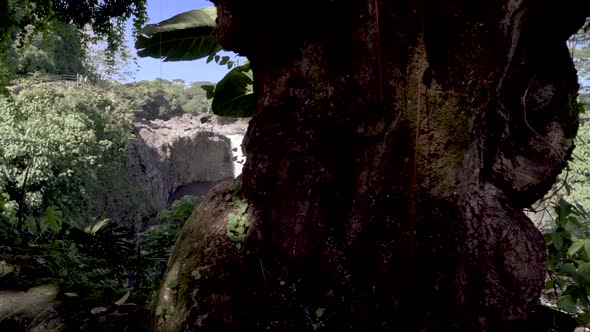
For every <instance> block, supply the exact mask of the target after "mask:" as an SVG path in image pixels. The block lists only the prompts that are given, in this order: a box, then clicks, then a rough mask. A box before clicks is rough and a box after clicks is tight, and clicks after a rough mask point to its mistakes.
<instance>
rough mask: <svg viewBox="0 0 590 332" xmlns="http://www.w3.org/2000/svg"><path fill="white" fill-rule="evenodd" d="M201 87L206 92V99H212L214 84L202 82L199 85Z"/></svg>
mask: <svg viewBox="0 0 590 332" xmlns="http://www.w3.org/2000/svg"><path fill="white" fill-rule="evenodd" d="M201 89H203V90H205V91H206V92H207V99H212V98H213V96H214V91H215V85H211V84H203V85H201Z"/></svg>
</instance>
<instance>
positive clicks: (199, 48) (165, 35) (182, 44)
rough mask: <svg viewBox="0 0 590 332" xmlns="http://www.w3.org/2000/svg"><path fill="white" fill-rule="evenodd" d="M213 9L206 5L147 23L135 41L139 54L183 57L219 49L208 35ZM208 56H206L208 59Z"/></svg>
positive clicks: (212, 24) (214, 14)
mask: <svg viewBox="0 0 590 332" xmlns="http://www.w3.org/2000/svg"><path fill="white" fill-rule="evenodd" d="M216 18H217V11H216V9H215V7H206V8H201V9H196V10H191V11H188V12H185V13H181V14H178V15H176V16H174V17H172V18H170V19H167V20H164V21H162V22H160V23H157V24H148V25H146V26H145V27H144V28H143V29H142V30H141V31H140V36H139V37H138V38H137V41H136V42H135V48H136V49H137V50H138V51H137V55H139V56H140V57H152V58H162V59H163V60H164V61H187V60H196V59H201V58H204V57H211V56H212V55H215V54H216V53H217V52H218V51H220V50H221V49H222V47H221V45H219V42H218V41H217V38H215V37H214V36H213V35H212V32H213V29H214V28H215V19H216ZM208 60H209V59H208Z"/></svg>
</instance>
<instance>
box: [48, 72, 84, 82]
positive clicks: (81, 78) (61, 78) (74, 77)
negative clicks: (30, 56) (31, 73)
mask: <svg viewBox="0 0 590 332" xmlns="http://www.w3.org/2000/svg"><path fill="white" fill-rule="evenodd" d="M63 81H66V82H76V83H87V82H88V76H84V75H80V74H76V75H54V76H49V77H48V78H46V79H44V80H43V82H63Z"/></svg>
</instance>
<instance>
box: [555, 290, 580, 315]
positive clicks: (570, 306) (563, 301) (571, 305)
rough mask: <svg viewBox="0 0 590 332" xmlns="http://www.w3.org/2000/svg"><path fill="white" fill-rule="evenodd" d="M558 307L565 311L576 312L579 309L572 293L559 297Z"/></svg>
mask: <svg viewBox="0 0 590 332" xmlns="http://www.w3.org/2000/svg"><path fill="white" fill-rule="evenodd" d="M557 307H558V308H559V309H561V310H563V311H566V312H570V313H575V312H576V310H577V305H576V302H575V301H574V300H573V299H572V297H571V295H569V294H568V295H563V296H561V297H559V298H558V299H557Z"/></svg>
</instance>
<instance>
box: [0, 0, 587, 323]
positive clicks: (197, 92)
mask: <svg viewBox="0 0 590 332" xmlns="http://www.w3.org/2000/svg"><path fill="white" fill-rule="evenodd" d="M25 3H26V4H28V2H25ZM57 3H62V2H57ZM133 3H135V6H137V7H136V8H138V10H140V12H141V11H142V10H143V9H142V8H143V7H142V2H141V1H135V2H133ZM9 6H15V5H14V3H13V2H9ZM10 8H12V9H11V10H13V11H14V10H24V9H22V8H21V9H18V8H16V9H15V8H13V7H10ZM23 8H24V7H23ZM53 10H54V16H52V17H51V19H48V20H47V21H46V22H43V27H44V28H43V29H39V25H41V24H40V23H38V22H25V21H23V22H18V25H17V26H21V27H22V29H21V30H19V31H16V30H14V31H13V30H11V32H10V33H8V32H6V31H8V30H6V28H5V30H0V33H3V34H4V35H3V36H4V39H2V40H0V41H1V42H2V43H3V46H2V48H1V49H0V51H1V52H0V68H1V69H0V70H4V71H5V72H0V77H2V78H10V81H9V82H8V81H2V80H1V79H0V87H1V86H3V85H6V86H10V87H11V90H12V93H10V94H8V95H7V96H5V97H1V98H0V263H2V264H0V285H2V286H3V287H15V286H17V287H28V286H32V285H35V284H38V283H40V282H56V283H58V284H59V285H60V286H62V287H63V289H62V292H63V293H69V294H71V293H76V294H78V295H83V296H87V297H88V296H101V297H102V296H104V297H105V298H108V300H106V301H112V300H113V299H116V298H119V297H120V296H122V295H123V294H125V293H126V292H128V291H131V290H138V289H139V290H142V291H144V292H145V293H148V295H149V294H150V293H151V292H153V291H155V290H156V289H157V287H158V284H159V282H160V278H161V276H162V274H163V271H164V269H165V267H166V262H167V258H168V257H169V255H170V248H171V247H172V245H173V244H174V241H175V239H176V236H177V234H178V232H179V231H180V229H181V227H182V225H183V223H184V221H185V220H186V219H187V217H188V216H189V215H190V213H191V212H192V210H193V208H194V207H195V205H197V204H199V201H200V200H199V198H197V197H191V196H188V197H184V198H181V199H180V200H178V201H176V202H174V203H173V204H172V205H171V207H170V208H169V209H167V210H165V211H162V212H161V213H160V214H158V216H157V217H156V219H157V221H158V223H157V224H156V225H155V226H152V227H150V228H148V229H146V230H144V231H143V232H141V233H139V234H134V233H133V231H132V230H130V229H128V228H125V227H123V226H121V223H122V220H109V219H107V218H106V217H107V216H108V210H109V209H110V208H112V207H114V206H115V205H117V206H120V205H121V204H127V205H128V208H129V209H132V208H133V206H134V205H135V202H134V199H137V198H135V196H134V195H135V193H134V189H133V185H132V184H130V183H125V182H121V181H119V179H121V178H125V177H124V176H123V175H122V174H121V172H124V169H125V162H126V159H125V158H126V156H127V155H126V153H127V147H128V144H129V142H130V140H132V139H133V136H132V134H131V130H130V128H131V123H132V121H133V120H134V119H135V118H145V119H148V120H152V119H157V118H160V119H166V118H170V117H172V116H177V115H181V114H184V113H195V114H197V113H203V112H208V111H209V109H210V107H211V102H210V101H209V100H208V99H207V98H206V97H207V91H206V90H204V89H203V88H202V87H201V86H202V85H210V83H208V82H194V83H191V84H190V85H187V84H185V82H183V81H181V80H173V81H168V80H162V79H159V80H154V81H141V82H134V83H128V84H121V83H118V82H115V81H112V80H111V78H112V76H109V75H104V71H101V70H100V69H99V68H105V67H107V68H108V67H109V66H113V65H114V62H113V61H114V60H113V59H114V58H113V57H112V56H107V57H105V58H102V59H103V60H100V59H97V58H96V57H95V58H92V57H91V56H90V54H92V53H91V52H90V51H89V50H90V49H91V47H92V45H91V44H88V40H86V39H84V36H83V35H82V33H81V32H80V30H79V29H78V26H79V23H82V22H72V23H68V24H66V23H63V21H59V20H58V19H57V18H63V17H66V16H67V15H72V10H74V9H73V8H70V7H68V6H66V7H64V8H61V10H58V9H55V8H54V9H53ZM2 12H3V11H2V10H0V13H2ZM5 12H10V11H5ZM89 15H90V14H89ZM125 15H127V14H125ZM125 15H123V16H121V17H126V16H125ZM90 16H92V15H90ZM92 17H94V16H92ZM1 18H2V16H1V15H0V22H3V21H2V19H1ZM96 22H98V23H97V26H95V28H96V29H98V30H96V31H97V32H100V31H101V29H106V28H105V27H106V26H109V27H111V28H112V26H110V25H108V24H107V23H106V22H105V21H101V20H100V19H97V21H96ZM25 23H26V24H25ZM101 24H102V25H101ZM105 24H106V25H105ZM109 24H110V23H109ZM116 24H119V23H116ZM14 26H15V25H13V26H12V28H14ZM118 29H119V30H120V28H118ZM115 30H117V29H115ZM105 31H106V30H105ZM117 31H118V30H117ZM103 33H104V31H103ZM99 35H100V34H99ZM111 37H112V38H111V39H110V40H109V42H110V45H109V47H110V48H111V50H117V47H119V49H118V52H119V53H118V54H119V56H121V55H122V54H124V53H122V50H121V44H120V40H117V39H116V38H114V37H113V36H111ZM113 38H114V39H113ZM576 38H577V39H576V40H575V42H573V43H574V44H575V45H572V50H573V51H572V53H573V55H574V56H575V58H576V61H577V65H578V68H579V72H580V76H581V78H582V81H581V82H582V85H583V86H582V89H581V95H580V103H581V105H582V106H583V108H585V109H588V110H590V90H589V89H590V87H589V86H590V84H587V83H588V81H587V78H588V76H589V75H590V34H588V33H581V34H580V35H578V36H577V37H576ZM123 51H124V50H123ZM115 53H117V52H115ZM215 60H216V62H218V63H220V64H222V65H226V64H228V61H229V60H227V59H221V58H217V59H215ZM101 61H102V64H101ZM229 65H230V67H232V66H233V63H229ZM237 68H238V69H239V70H236V71H234V74H233V75H238V76H239V77H240V78H241V79H245V80H246V81H248V79H251V77H249V76H245V75H244V74H243V73H244V72H246V71H248V69H249V68H248V67H237ZM9 71H10V72H9ZM107 72H108V71H107ZM64 74H65V75H75V74H83V75H87V76H89V77H92V78H93V79H92V80H91V82H89V84H75V85H72V84H67V83H64V82H57V83H45V82H44V81H46V80H48V79H49V78H50V77H51V75H64ZM248 84H251V80H250V81H248ZM214 90H215V87H213V90H211V89H210V90H209V92H210V94H211V92H212V91H214ZM219 91H221V93H220V95H223V90H222V89H220V90H218V91H217V92H219ZM242 92H244V91H242ZM246 95H247V98H248V99H247V100H246V101H245V102H244V104H245V105H247V106H248V107H250V106H251V103H252V100H251V99H250V98H252V94H251V91H248V93H247V94H246ZM588 161H590V111H588V112H584V113H582V118H581V126H580V132H579V134H578V138H577V148H576V151H575V160H574V162H572V163H571V170H570V172H569V174H568V177H567V178H565V177H563V178H562V181H563V182H564V183H565V185H564V186H562V187H563V190H565V191H563V192H560V194H559V195H558V197H559V198H564V199H565V200H567V201H569V202H571V204H570V203H567V202H565V201H558V200H553V203H554V207H555V211H556V212H555V225H554V227H552V228H551V229H549V230H548V231H547V236H546V239H547V242H548V246H549V252H550V254H551V256H550V261H549V270H550V271H551V274H550V275H551V279H550V280H549V281H548V283H547V288H548V289H549V290H552V291H554V292H555V295H556V298H557V300H556V301H557V305H558V306H559V308H561V309H563V310H566V311H568V312H570V313H572V314H575V315H576V316H577V317H578V319H579V321H580V322H581V323H585V324H587V323H589V322H590V301H589V300H590V297H589V294H590V279H589V278H588V276H589V275H590V232H589V231H588V230H589V228H590V217H589V215H588V213H587V212H585V209H584V207H589V206H590V189H588V187H587V185H586V184H587V183H588V177H589V176H590V168H589V167H590V166H588V165H589V164H588ZM96 197H103V198H104V200H103V202H102V203H101V204H100V205H97V204H96V202H95V199H94V198H96ZM97 290H98V291H99V295H96V292H97ZM91 294H93V295H91Z"/></svg>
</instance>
